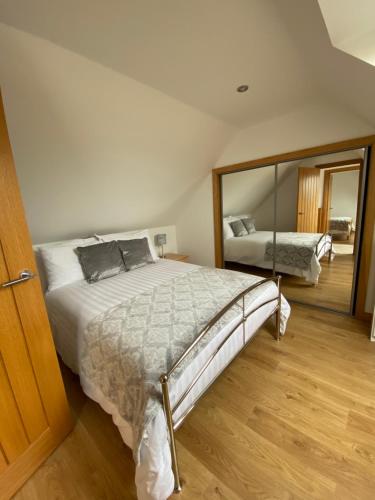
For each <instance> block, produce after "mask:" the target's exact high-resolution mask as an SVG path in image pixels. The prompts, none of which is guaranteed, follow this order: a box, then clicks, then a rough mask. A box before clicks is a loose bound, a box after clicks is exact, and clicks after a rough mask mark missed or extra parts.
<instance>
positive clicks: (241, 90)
mask: <svg viewBox="0 0 375 500" xmlns="http://www.w3.org/2000/svg"><path fill="white" fill-rule="evenodd" d="M248 90H249V86H248V85H240V86H239V87H237V92H247V91H248Z"/></svg>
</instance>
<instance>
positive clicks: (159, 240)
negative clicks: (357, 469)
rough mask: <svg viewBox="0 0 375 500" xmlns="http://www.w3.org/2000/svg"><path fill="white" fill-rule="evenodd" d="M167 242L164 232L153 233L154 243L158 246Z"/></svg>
mask: <svg viewBox="0 0 375 500" xmlns="http://www.w3.org/2000/svg"><path fill="white" fill-rule="evenodd" d="M166 244H167V235H166V234H155V245H156V246H158V247H160V246H161V245H166Z"/></svg>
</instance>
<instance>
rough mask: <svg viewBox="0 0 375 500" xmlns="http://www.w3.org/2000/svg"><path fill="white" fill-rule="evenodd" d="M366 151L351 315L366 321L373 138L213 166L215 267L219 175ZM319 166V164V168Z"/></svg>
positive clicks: (219, 250) (219, 248)
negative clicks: (365, 181) (340, 153)
mask: <svg viewBox="0 0 375 500" xmlns="http://www.w3.org/2000/svg"><path fill="white" fill-rule="evenodd" d="M360 148H369V150H368V153H369V159H368V170H367V183H366V186H365V193H364V196H365V199H364V220H363V221H362V245H361V248H360V256H359V269H358V270H357V271H358V282H357V297H356V304H355V313H354V316H355V317H356V318H358V319H365V320H370V319H371V314H370V313H367V312H365V304H366V294H367V286H368V281H369V274H370V266H371V255H372V240H373V233H374V223H375V135H370V136H366V137H358V138H356V139H349V140H345V141H340V142H334V143H332V144H325V145H323V146H316V147H312V148H306V149H300V150H297V151H292V152H289V153H283V154H278V155H273V156H267V157H265V158H259V159H256V160H250V161H245V162H242V163H236V164H234V165H227V166H223V167H217V168H214V169H213V170H212V188H213V208H214V236H215V265H216V267H219V268H222V267H224V256H223V224H222V220H223V207H222V176H223V175H225V174H231V173H235V172H241V171H244V170H250V169H252V168H258V167H265V166H268V165H274V164H276V163H282V162H287V161H294V160H303V159H304V158H308V157H311V156H321V155H326V154H331V153H339V152H341V151H348V150H352V149H360ZM321 166H322V165H320V167H321Z"/></svg>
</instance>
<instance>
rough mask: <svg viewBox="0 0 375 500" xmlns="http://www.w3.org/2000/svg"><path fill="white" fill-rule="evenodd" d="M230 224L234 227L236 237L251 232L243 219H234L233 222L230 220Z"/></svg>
mask: <svg viewBox="0 0 375 500" xmlns="http://www.w3.org/2000/svg"><path fill="white" fill-rule="evenodd" d="M229 225H230V227H231V228H232V231H233V234H234V236H235V237H236V238H238V237H239V236H247V235H248V234H249V233H248V232H247V229H246V227H245V226H244V223H243V222H242V220H234V221H233V222H229Z"/></svg>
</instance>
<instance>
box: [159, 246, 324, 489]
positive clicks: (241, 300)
mask: <svg viewBox="0 0 375 500" xmlns="http://www.w3.org/2000/svg"><path fill="white" fill-rule="evenodd" d="M331 246H332V245H331ZM280 280H281V276H275V277H271V278H266V279H263V280H261V281H259V282H258V283H255V284H254V285H251V286H250V287H248V288H247V289H245V290H243V291H242V292H241V293H239V294H238V295H237V296H236V297H234V298H233V299H232V300H231V301H230V302H229V303H228V304H227V305H226V306H224V307H223V308H222V309H221V311H219V312H218V313H217V314H216V315H215V316H214V317H213V318H212V319H211V320H210V321H209V322H208V323H207V325H205V326H204V328H203V329H202V330H201V331H200V332H199V334H198V336H197V338H196V339H195V340H194V342H192V344H191V345H190V346H189V347H188V348H187V349H186V350H185V351H184V353H183V354H182V355H181V356H180V357H179V359H178V360H177V361H176V362H175V363H174V365H173V366H172V368H171V369H170V370H169V371H168V372H167V373H164V374H162V375H161V376H160V383H161V387H162V394H163V408H164V413H165V418H166V422H167V427H168V432H169V437H170V449H171V457H172V470H173V474H174V478H175V492H179V491H181V488H182V487H181V480H180V474H179V467H178V460H177V450H176V440H175V431H176V430H177V428H178V427H179V426H180V425H181V424H182V422H183V421H184V420H185V418H186V417H187V415H188V414H189V413H190V411H191V410H192V409H193V408H194V406H195V404H196V403H197V401H198V400H199V399H200V398H201V397H202V396H203V394H204V393H205V392H206V391H207V390H208V388H209V386H210V385H211V384H212V383H213V382H214V381H215V380H216V378H217V377H218V376H219V375H220V374H221V373H222V372H220V373H218V374H217V375H216V377H215V378H214V379H213V380H212V381H211V382H210V384H209V385H208V386H207V387H206V389H205V390H204V391H203V392H202V393H201V394H200V395H199V397H198V398H197V399H196V400H195V401H194V402H193V403H192V405H191V406H189V408H188V409H187V410H186V411H185V412H184V413H183V414H182V416H181V417H180V418H179V419H178V421H177V422H175V421H174V418H173V416H174V414H175V413H176V411H177V409H178V408H179V407H180V406H181V404H182V403H183V402H184V400H185V399H186V398H187V396H188V395H189V393H190V392H191V390H192V389H193V387H194V386H195V385H196V383H197V382H198V380H199V379H200V377H201V376H202V375H203V373H204V372H205V370H206V369H207V368H208V367H209V365H210V364H211V362H212V361H213V360H214V359H215V357H216V356H217V355H218V353H219V352H220V351H221V349H222V348H223V347H224V345H225V344H226V342H227V341H228V340H229V339H230V338H231V336H232V335H233V334H234V333H235V332H236V331H237V329H238V327H239V326H240V325H241V324H242V332H243V335H242V349H241V351H242V350H243V349H244V348H245V347H246V346H247V345H248V343H249V342H250V341H251V340H252V339H253V338H254V336H255V334H254V335H253V336H252V337H250V338H249V339H248V340H246V330H245V326H246V321H247V319H248V318H249V317H250V316H251V315H252V314H254V313H255V312H256V311H258V310H259V309H260V308H262V307H263V306H265V305H266V304H269V303H271V302H275V301H276V306H275V308H274V310H273V311H272V313H271V314H269V315H268V316H267V318H266V319H265V320H264V322H265V321H266V320H267V319H269V318H270V317H271V316H272V315H273V314H275V322H276V333H275V339H276V340H277V341H279V340H280V327H281V292H280ZM267 282H275V283H276V285H277V296H275V297H274V298H272V299H270V300H267V301H265V302H263V303H262V304H260V305H258V306H257V307H256V308H255V309H252V310H251V311H250V312H246V308H245V299H246V296H247V294H249V293H250V292H252V291H253V290H255V289H256V288H258V287H259V286H261V285H263V284H264V283H267ZM233 307H240V308H241V312H242V314H241V318H240V319H239V320H238V321H237V322H236V324H235V326H234V327H233V328H232V329H231V330H230V332H229V333H228V334H227V335H226V336H225V338H224V339H223V340H222V341H221V342H220V344H219V345H218V346H217V348H216V349H215V351H214V352H213V353H212V354H211V355H210V356H209V358H208V359H207V361H206V362H205V363H204V365H203V366H202V367H201V368H200V369H199V371H198V373H197V374H196V375H195V377H194V378H193V380H192V381H191V383H190V384H189V386H188V387H187V388H186V390H185V391H184V392H183V394H182V395H181V396H180V398H179V399H178V401H177V402H176V403H175V404H174V405H173V406H172V405H171V401H170V397H169V385H168V382H169V380H170V377H171V376H172V375H173V373H174V372H175V370H176V369H177V367H178V366H180V365H181V363H182V362H183V361H184V359H185V358H186V357H187V356H188V355H189V354H190V353H191V351H192V350H193V349H194V348H195V347H197V345H198V344H199V342H200V341H201V340H202V338H203V337H204V336H205V335H207V333H208V332H209V331H210V330H211V328H212V327H213V326H215V325H216V323H217V322H218V321H219V320H220V319H221V318H222V317H223V316H224V314H225V313H227V312H228V311H229V310H230V309H232V308H233ZM264 322H263V323H264ZM237 355H238V354H237ZM237 355H236V356H235V357H234V358H233V359H235V358H236V357H237ZM233 359H232V360H230V362H229V363H228V364H227V365H226V366H225V367H224V369H225V368H226V367H227V366H228V365H229V364H230V363H231V361H233ZM224 369H223V370H224ZM223 370H222V371H223Z"/></svg>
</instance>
